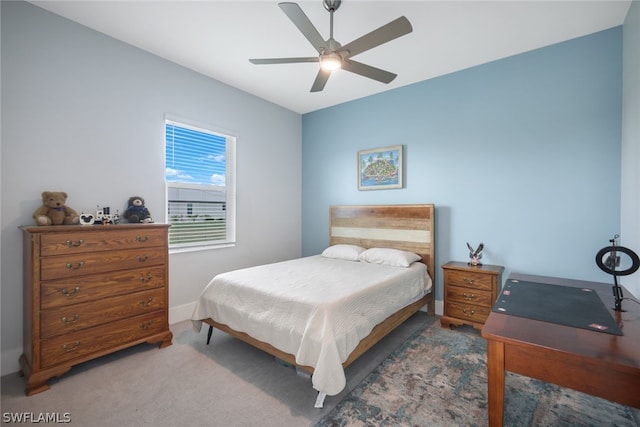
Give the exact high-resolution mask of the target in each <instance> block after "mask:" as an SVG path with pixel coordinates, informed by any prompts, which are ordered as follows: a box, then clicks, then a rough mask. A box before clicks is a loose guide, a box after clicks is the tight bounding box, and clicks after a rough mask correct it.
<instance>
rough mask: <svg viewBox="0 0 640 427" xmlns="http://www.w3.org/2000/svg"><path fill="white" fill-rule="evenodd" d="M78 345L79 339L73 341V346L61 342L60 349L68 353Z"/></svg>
mask: <svg viewBox="0 0 640 427" xmlns="http://www.w3.org/2000/svg"><path fill="white" fill-rule="evenodd" d="M78 347H80V341H76V342H74V343H73V347H67V344H63V345H62V349H63V350H64V351H65V353H68V352H70V351H74V350H77V349H78Z"/></svg>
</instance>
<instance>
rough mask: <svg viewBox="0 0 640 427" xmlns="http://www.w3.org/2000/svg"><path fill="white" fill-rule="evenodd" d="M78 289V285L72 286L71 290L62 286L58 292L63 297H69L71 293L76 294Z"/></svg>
mask: <svg viewBox="0 0 640 427" xmlns="http://www.w3.org/2000/svg"><path fill="white" fill-rule="evenodd" d="M79 290H80V286H76V287H75V288H73V290H72V291H68V290H67V288H62V289H60V293H61V294H62V295H64V296H65V297H70V296H72V295H75V294H77V293H78V291H79Z"/></svg>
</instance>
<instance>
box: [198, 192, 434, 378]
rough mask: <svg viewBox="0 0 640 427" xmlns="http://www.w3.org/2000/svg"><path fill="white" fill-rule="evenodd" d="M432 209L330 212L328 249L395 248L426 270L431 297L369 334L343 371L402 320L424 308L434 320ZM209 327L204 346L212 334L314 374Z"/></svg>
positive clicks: (407, 207)
mask: <svg viewBox="0 0 640 427" xmlns="http://www.w3.org/2000/svg"><path fill="white" fill-rule="evenodd" d="M434 229H435V228H434V205H432V204H421V205H368V206H360V205H359V206H331V207H330V226H329V244H330V245H336V244H341V243H342V244H353V245H358V246H362V247H364V248H373V247H378V248H396V249H401V250H406V251H411V252H415V253H417V254H418V255H420V256H421V257H422V260H421V262H423V263H424V264H426V265H427V270H428V271H429V275H430V276H431V280H432V283H433V284H432V288H431V289H432V291H431V292H430V293H429V294H428V295H425V296H424V297H423V298H421V299H420V300H418V301H416V302H414V303H413V304H410V305H408V306H406V307H404V308H403V309H401V310H400V311H397V312H396V313H394V314H392V315H391V316H389V317H387V319H385V320H384V321H382V322H381V323H379V324H378V325H377V326H375V327H374V328H373V330H372V331H371V333H370V334H369V335H368V336H366V337H365V338H363V339H362V340H361V341H360V343H359V344H358V346H357V347H356V348H355V349H354V350H353V351H352V352H351V354H350V355H349V357H348V358H347V360H346V361H345V362H344V363H343V364H342V366H343V367H345V368H346V367H347V366H349V365H350V364H351V363H353V361H355V360H356V359H357V358H358V357H360V356H361V355H362V354H364V353H365V352H366V351H367V350H369V349H370V348H371V347H373V346H374V345H375V344H376V343H377V342H378V341H380V340H381V339H382V338H384V337H385V336H386V335H387V334H389V333H390V332H391V331H393V330H394V329H395V328H397V327H398V326H400V325H401V324H402V323H403V322H404V321H405V320H407V319H408V318H409V317H411V316H412V315H413V314H415V313H416V312H417V311H419V310H420V309H421V308H422V307H424V306H427V314H428V315H434V314H435V283H436V282H435V268H434V267H435V241H434V234H435V233H434ZM203 322H204V323H207V324H208V325H209V332H208V335H207V343H209V340H210V339H211V333H212V332H213V328H214V327H215V328H217V329H219V330H221V331H223V332H226V333H227V334H229V335H231V336H233V337H235V338H238V339H239V340H242V341H244V342H246V343H248V344H250V345H252V346H254V347H256V348H259V349H260V350H262V351H265V352H267V353H269V354H271V355H273V356H275V357H277V358H279V359H281V360H284V361H285V362H287V363H290V364H292V365H294V366H297V367H298V368H301V369H303V370H305V371H307V372H309V373H313V367H311V366H304V365H298V364H297V363H296V360H295V356H294V355H292V354H289V353H285V352H283V351H280V350H278V349H277V348H275V347H273V346H272V345H270V344H267V343H265V342H262V341H259V340H257V339H255V338H253V337H251V336H249V335H248V334H246V333H244V332H239V331H236V330H234V329H231V328H230V327H228V326H227V325H223V324H221V323H218V322H216V321H214V320H212V319H204V320H203Z"/></svg>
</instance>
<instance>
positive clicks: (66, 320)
mask: <svg viewBox="0 0 640 427" xmlns="http://www.w3.org/2000/svg"><path fill="white" fill-rule="evenodd" d="M78 319H80V315H79V314H77V313H76V314H74V315H73V318H72V319H69V318H68V317H67V316H64V317H63V318H62V323H64V324H65V325H69V324H71V323H75V322H77V321H78Z"/></svg>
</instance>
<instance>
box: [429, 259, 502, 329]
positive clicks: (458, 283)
mask: <svg viewBox="0 0 640 427" xmlns="http://www.w3.org/2000/svg"><path fill="white" fill-rule="evenodd" d="M442 270H443V271H444V279H443V286H444V313H443V315H442V318H441V319H440V324H441V325H442V326H443V327H450V326H451V325H456V326H460V325H470V326H473V327H474V328H476V329H478V330H480V329H482V326H483V325H484V322H485V321H486V320H487V317H489V313H491V308H492V307H493V304H494V303H495V301H496V298H498V293H499V291H500V287H501V286H502V272H503V271H504V267H502V266H500V265H479V266H471V265H468V264H467V263H466V262H455V261H452V262H449V263H447V264H445V265H443V266H442Z"/></svg>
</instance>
